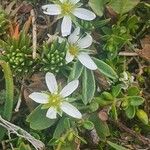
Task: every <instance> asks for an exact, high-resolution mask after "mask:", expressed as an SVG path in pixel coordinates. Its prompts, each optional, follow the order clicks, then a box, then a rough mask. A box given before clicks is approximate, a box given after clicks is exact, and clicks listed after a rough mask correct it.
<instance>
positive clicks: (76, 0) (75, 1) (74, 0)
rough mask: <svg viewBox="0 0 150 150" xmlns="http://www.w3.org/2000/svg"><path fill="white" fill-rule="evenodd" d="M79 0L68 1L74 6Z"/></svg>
mask: <svg viewBox="0 0 150 150" xmlns="http://www.w3.org/2000/svg"><path fill="white" fill-rule="evenodd" d="M79 1H80V0H70V2H71V3H72V4H76V3H78V2H79Z"/></svg>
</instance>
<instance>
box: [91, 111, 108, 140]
mask: <svg viewBox="0 0 150 150" xmlns="http://www.w3.org/2000/svg"><path fill="white" fill-rule="evenodd" d="M90 120H91V121H92V122H93V124H94V127H95V129H96V132H97V134H98V136H99V138H100V140H101V141H105V140H106V137H108V136H109V135H110V132H109V128H108V125H107V123H106V122H103V121H102V120H100V118H99V117H98V116H97V114H92V115H91V116H90Z"/></svg>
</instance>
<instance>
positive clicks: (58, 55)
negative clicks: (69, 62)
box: [39, 39, 66, 73]
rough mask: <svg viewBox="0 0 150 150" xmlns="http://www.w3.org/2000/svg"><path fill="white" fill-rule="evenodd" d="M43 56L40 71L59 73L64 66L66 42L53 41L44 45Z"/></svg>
mask: <svg viewBox="0 0 150 150" xmlns="http://www.w3.org/2000/svg"><path fill="white" fill-rule="evenodd" d="M41 51H42V54H41V55H42V56H41V57H40V60H39V61H40V64H41V68H40V71H44V72H48V71H50V72H53V73H58V72H59V71H60V70H61V69H62V68H64V66H65V65H66V62H65V55H66V42H65V41H63V42H59V40H58V39H57V40H55V41H53V43H51V44H48V43H44V44H43V47H42V50H41Z"/></svg>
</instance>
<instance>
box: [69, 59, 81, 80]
mask: <svg viewBox="0 0 150 150" xmlns="http://www.w3.org/2000/svg"><path fill="white" fill-rule="evenodd" d="M82 71H83V65H82V64H81V63H80V62H79V61H77V62H75V63H74V65H73V68H72V70H71V73H70V75H69V79H68V81H72V80H75V79H78V78H79V77H80V75H81V73H82Z"/></svg>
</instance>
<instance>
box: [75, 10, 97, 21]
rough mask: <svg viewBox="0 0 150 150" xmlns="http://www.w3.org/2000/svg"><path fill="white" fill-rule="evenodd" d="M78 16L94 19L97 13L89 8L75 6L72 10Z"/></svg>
mask: <svg viewBox="0 0 150 150" xmlns="http://www.w3.org/2000/svg"><path fill="white" fill-rule="evenodd" d="M72 13H73V14H74V15H75V16H76V17H78V18H80V19H83V20H93V19H95V18H96V15H95V14H94V13H93V12H92V11H90V10H87V9H84V8H75V9H74V10H73V12H72Z"/></svg>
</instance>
